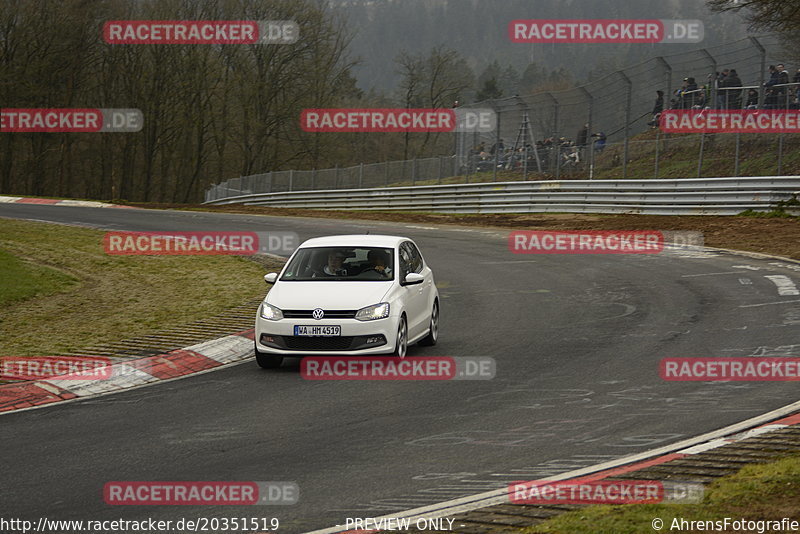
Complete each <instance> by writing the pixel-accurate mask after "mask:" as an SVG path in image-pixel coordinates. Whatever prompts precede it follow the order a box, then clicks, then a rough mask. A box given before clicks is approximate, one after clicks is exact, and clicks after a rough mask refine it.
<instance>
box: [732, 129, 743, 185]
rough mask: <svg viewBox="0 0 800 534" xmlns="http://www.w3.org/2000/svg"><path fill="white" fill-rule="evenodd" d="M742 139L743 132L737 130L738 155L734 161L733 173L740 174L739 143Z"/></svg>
mask: <svg viewBox="0 0 800 534" xmlns="http://www.w3.org/2000/svg"><path fill="white" fill-rule="evenodd" d="M740 140H741V134H740V133H739V132H736V157H735V158H734V161H733V175H734V176H739V143H740Z"/></svg>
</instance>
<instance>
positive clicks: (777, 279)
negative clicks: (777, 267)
mask: <svg viewBox="0 0 800 534" xmlns="http://www.w3.org/2000/svg"><path fill="white" fill-rule="evenodd" d="M764 278H766V279H767V280H769V281H770V282H772V283H773V284H775V285H776V286H778V295H780V296H782V297H788V296H795V295H800V290H798V289H797V286H796V285H794V282H793V281H792V279H791V278H789V277H788V276H785V275H782V274H772V275H769V276H765V277H764Z"/></svg>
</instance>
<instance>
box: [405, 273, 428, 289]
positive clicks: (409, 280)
mask: <svg viewBox="0 0 800 534" xmlns="http://www.w3.org/2000/svg"><path fill="white" fill-rule="evenodd" d="M424 280H425V277H424V276H422V275H421V274H419V273H408V274H407V275H406V279H405V280H404V281H403V285H404V286H413V285H414V284H421V283H422V282H423V281H424Z"/></svg>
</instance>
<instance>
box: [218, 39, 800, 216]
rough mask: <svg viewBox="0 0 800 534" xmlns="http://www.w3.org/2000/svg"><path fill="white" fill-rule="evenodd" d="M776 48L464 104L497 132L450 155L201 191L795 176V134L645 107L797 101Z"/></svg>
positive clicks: (666, 59)
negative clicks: (664, 122) (661, 114)
mask: <svg viewBox="0 0 800 534" xmlns="http://www.w3.org/2000/svg"><path fill="white" fill-rule="evenodd" d="M783 53H784V52H783V48H782V47H781V44H780V42H779V40H778V38H777V37H775V36H770V35H768V36H759V37H748V38H744V39H741V40H738V41H735V42H732V43H728V44H726V45H720V46H716V47H710V48H701V49H697V50H694V51H691V52H688V53H681V54H675V55H668V56H658V57H654V58H651V59H649V60H647V61H644V62H641V63H639V64H636V65H633V66H630V67H626V68H624V69H622V70H619V71H616V72H613V73H611V74H608V75H606V76H603V77H600V78H598V79H595V80H591V81H589V82H588V83H587V84H585V85H583V86H580V87H576V88H573V89H569V90H565V91H553V92H540V93H536V94H531V95H525V96H519V95H515V96H513V97H508V98H500V99H495V100H488V101H483V102H478V103H475V104H471V105H470V106H467V107H474V108H492V109H494V110H495V112H496V113H497V129H496V131H495V132H492V133H456V134H453V136H454V146H453V154H452V155H450V156H440V157H433V158H425V159H413V160H406V161H392V162H384V163H373V164H361V165H356V166H353V167H347V168H334V169H324V170H310V171H308V170H306V171H277V172H269V173H265V174H259V175H252V176H245V177H241V178H233V179H231V180H228V181H227V182H223V183H221V184H218V185H215V186H212V187H211V189H209V190H208V191H207V192H206V200H215V199H219V198H225V197H230V196H236V195H245V194H253V193H270V192H279V191H303V190H314V189H347V188H360V187H382V186H391V185H415V184H422V183H424V184H432V183H459V182H465V181H466V182H483V181H496V180H504V181H507V180H528V179H536V178H540V179H541V178H548V179H552V178H556V179H560V178H590V179H591V178H648V177H654V178H658V177H676V178H678V177H700V176H712V175H713V176H738V175H742V174H749V175H764V174H770V173H776V174H782V173H783V174H793V173H798V172H800V168H798V163H800V162H798V161H796V160H795V158H794V157H793V156H794V154H793V151H795V152H796V149H797V148H798V147H799V146H800V143H798V136H797V135H794V134H700V135H686V134H678V135H675V134H663V133H661V132H660V131H658V129H657V128H656V124H657V123H656V121H655V120H654V114H653V112H654V111H657V109H655V110H654V108H655V107H656V101H657V99H658V93H657V92H658V91H660V92H661V95H662V98H663V100H662V101H661V104H660V105H661V106H662V107H663V109H670V108H677V109H705V108H723V109H779V108H784V109H799V108H800V99H799V98H798V97H800V69H797V73H796V74H795V75H790V76H789V79H787V80H785V83H779V84H775V83H770V82H769V79H770V73H769V72H768V71H767V65H768V64H772V63H774V64H776V65H777V64H780V63H784V61H783V58H782V57H781V55H782V54H783ZM724 69H735V70H736V72H737V77H738V78H739V81H740V83H741V86H736V87H728V86H726V84H725V83H721V82H720V78H719V77H718V74H719V72H720V71H722V70H724ZM694 87H696V88H694ZM633 137H636V139H635V140H634V139H632V138H633Z"/></svg>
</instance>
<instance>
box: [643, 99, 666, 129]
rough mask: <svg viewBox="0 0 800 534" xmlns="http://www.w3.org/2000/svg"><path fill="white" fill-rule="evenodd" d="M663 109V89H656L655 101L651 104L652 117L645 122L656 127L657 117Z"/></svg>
mask: <svg viewBox="0 0 800 534" xmlns="http://www.w3.org/2000/svg"><path fill="white" fill-rule="evenodd" d="M662 111H664V91H656V102H655V104H653V111H652V115H653V116H652V119H651V120H650V122H648V123H647V124H648V125H649V126H652V127H653V128H656V127H658V119H659V118H660V117H661V112H662Z"/></svg>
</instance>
